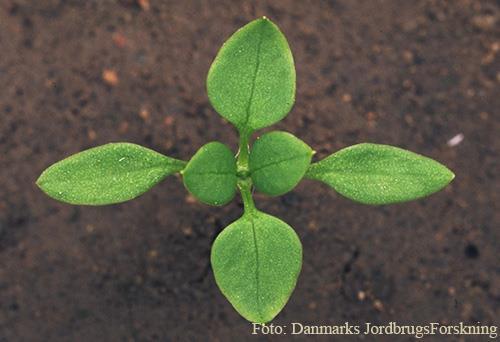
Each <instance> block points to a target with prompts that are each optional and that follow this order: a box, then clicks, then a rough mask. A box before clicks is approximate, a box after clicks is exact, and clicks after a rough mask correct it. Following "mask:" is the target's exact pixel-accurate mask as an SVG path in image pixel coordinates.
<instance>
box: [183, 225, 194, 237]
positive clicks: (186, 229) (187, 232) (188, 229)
mask: <svg viewBox="0 0 500 342" xmlns="http://www.w3.org/2000/svg"><path fill="white" fill-rule="evenodd" d="M182 233H183V234H184V235H186V236H191V235H193V228H191V227H184V228H182Z"/></svg>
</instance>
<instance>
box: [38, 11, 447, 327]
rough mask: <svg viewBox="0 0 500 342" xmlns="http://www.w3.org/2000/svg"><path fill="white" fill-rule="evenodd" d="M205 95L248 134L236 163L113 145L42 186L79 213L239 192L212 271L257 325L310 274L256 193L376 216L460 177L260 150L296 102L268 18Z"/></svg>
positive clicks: (419, 163)
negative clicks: (344, 202) (171, 184)
mask: <svg viewBox="0 0 500 342" xmlns="http://www.w3.org/2000/svg"><path fill="white" fill-rule="evenodd" d="M207 90H208V97H209V99H210V102H211V103H212V105H213V107H214V108H215V110H216V111H217V112H218V113H219V114H220V115H222V116H223V117H224V118H225V119H227V120H228V121H229V122H231V123H232V124H233V125H234V126H235V127H236V128H237V130H238V132H239V136H240V139H239V151H238V153H237V154H236V156H235V155H234V154H233V152H232V151H231V149H230V148H229V147H227V146H226V145H224V144H222V143H220V142H210V143H208V144H206V145H204V146H203V147H201V148H200V149H199V150H198V152H196V154H195V155H194V156H193V157H192V158H191V160H189V162H185V161H182V160H178V159H174V158H171V157H167V156H164V155H162V154H160V153H158V152H155V151H152V150H150V149H148V148H145V147H142V146H139V145H135V144H130V143H111V144H106V145H102V146H99V147H95V148H91V149H89V150H86V151H83V152H80V153H77V154H75V155H73V156H70V157H68V158H66V159H64V160H62V161H60V162H58V163H55V164H54V165H52V166H50V167H49V168H48V169H46V170H45V171H44V172H43V173H42V175H41V176H40V178H39V179H38V181H37V184H38V186H39V187H40V188H41V189H42V190H43V191H44V192H45V193H46V194H47V195H49V196H50V197H52V198H54V199H56V200H59V201H62V202H66V203H71V204H78V205H106V204H113V203H120V202H125V201H128V200H131V199H133V198H135V197H137V196H139V195H141V194H142V193H144V192H145V191H147V190H148V189H150V188H151V187H152V186H153V185H155V184H157V183H159V182H160V181H161V180H163V179H164V178H165V177H166V176H168V175H172V174H174V173H180V174H181V175H182V178H183V181H184V185H185V187H186V188H187V190H188V191H189V192H190V193H191V194H192V195H193V196H194V197H196V198H197V199H198V200H200V201H201V202H203V203H206V204H209V205H215V206H221V205H225V204H227V203H228V202H229V201H231V200H232V199H233V197H234V196H235V193H236V191H237V190H239V192H240V194H241V197H242V199H243V205H244V211H243V215H242V216H241V218H239V219H238V220H237V221H235V222H233V223H232V224H230V225H229V226H228V227H226V228H225V229H224V230H223V231H222V232H221V233H220V234H219V236H217V238H216V239H215V242H214V243H213V246H212V252H211V264H212V269H213V272H214V275H215V280H216V282H217V285H218V286H219V288H220V290H221V291H222V293H223V294H224V296H226V298H227V299H228V300H229V302H230V303H231V304H232V305H233V306H234V308H235V309H236V311H238V312H239V313H240V314H241V315H242V316H243V317H244V318H246V319H247V320H249V321H251V322H259V323H264V322H268V321H271V320H272V319H273V318H274V317H275V316H276V315H277V314H278V313H279V312H280V311H281V310H282V309H283V307H284V306H285V304H286V302H287V301H288V298H289V297H290V295H291V293H292V291H293V289H294V287H295V284H296V281H297V278H298V275H299V273H300V269H301V266H302V245H301V243H300V240H299V238H298V236H297V234H296V233H295V231H294V230H293V229H292V228H291V227H290V226H289V225H288V224H286V223H285V222H283V221H282V220H280V219H278V218H276V217H273V216H271V215H269V214H265V213H263V212H262V211H260V210H259V209H257V208H256V207H255V205H254V202H253V199H252V191H253V189H255V190H257V191H259V192H261V193H264V194H267V195H270V196H278V195H283V194H285V193H287V192H289V191H291V190H292V189H293V188H294V187H295V186H296V185H297V184H298V183H299V182H300V180H301V179H303V178H309V179H314V180H318V181H321V182H324V183H326V184H328V185H329V186H331V187H332V188H333V189H335V190H336V191H337V192H338V193H340V194H341V195H343V196H345V197H347V198H350V199H351V200H354V201H356V202H361V203H365V204H372V205H378V204H389V203H396V202H404V201H409V200H413V199H417V198H421V197H424V196H427V195H429V194H431V193H434V192H436V191H438V190H440V189H442V188H443V187H444V186H446V185H447V184H448V183H449V182H450V181H451V180H452V179H453V178H454V175H453V173H452V172H451V171H450V170H448V169H447V168H446V167H445V166H443V165H441V164H440V163H438V162H436V161H434V160H432V159H429V158H426V157H424V156H421V155H418V154H415V153H413V152H410V151H406V150H403V149H400V148H397V147H393V146H387V145H378V144H370V143H365V144H359V145H354V146H350V147H347V148H344V149H342V150H340V151H338V152H336V153H334V154H332V155H330V156H329V157H327V158H325V159H323V160H320V161H318V162H315V163H311V158H312V156H313V154H314V151H313V150H312V149H311V147H309V146H308V145H307V144H306V143H305V142H303V141H301V140H300V139H298V138H297V137H295V136H293V135H292V134H290V133H286V132H280V131H274V132H270V133H266V134H264V135H262V136H261V137H260V138H258V139H257V140H256V141H255V143H254V144H253V146H252V148H251V149H250V148H249V141H250V138H251V136H252V134H253V133H254V132H255V131H257V130H259V129H261V128H264V127H268V126H270V125H272V124H274V123H276V122H278V121H280V120H281V119H283V118H284V117H285V116H286V115H287V114H288V112H289V111H290V109H291V108H292V105H293V103H294V100H295V67H294V62H293V57H292V53H291V51H290V48H289V46H288V43H287V41H286V39H285V37H284V36H283V34H282V33H281V31H280V30H279V29H278V27H277V26H276V25H275V24H273V23H272V22H271V21H270V20H269V19H267V18H265V17H264V18H261V19H257V20H254V21H252V22H251V23H249V24H247V25H246V26H244V27H243V28H241V29H240V30H238V31H237V32H236V33H234V34H233V35H232V36H231V37H230V38H229V39H228V41H227V42H226V43H225V44H224V45H223V46H222V48H221V49H220V51H219V53H218V55H217V57H216V58H215V60H214V62H213V64H212V66H211V68H210V71H209V72H208V78H207Z"/></svg>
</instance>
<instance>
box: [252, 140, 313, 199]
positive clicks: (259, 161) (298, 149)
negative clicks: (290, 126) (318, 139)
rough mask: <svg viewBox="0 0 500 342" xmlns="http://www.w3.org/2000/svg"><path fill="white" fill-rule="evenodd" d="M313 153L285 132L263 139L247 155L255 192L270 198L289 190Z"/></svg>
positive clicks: (306, 166)
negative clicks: (248, 155)
mask: <svg viewBox="0 0 500 342" xmlns="http://www.w3.org/2000/svg"><path fill="white" fill-rule="evenodd" d="M312 155H313V151H312V149H311V148H310V147H309V146H308V145H307V144H306V143H304V142H303V141H302V140H300V139H298V138H297V137H295V136H294V135H292V134H290V133H287V132H279V131H275V132H270V133H266V134H264V135H262V136H261V137H260V138H259V139H257V141H256V142H255V143H254V145H253V147H252V150H251V151H250V158H249V166H250V174H251V176H252V180H253V183H254V185H255V188H256V189H257V190H259V191H261V192H263V193H265V194H268V195H271V196H278V195H282V194H284V193H286V192H288V191H290V190H292V189H293V188H294V187H295V186H296V185H297V184H298V183H299V182H300V180H301V179H302V177H304V174H305V173H306V171H307V168H308V167H309V165H310V163H311V157H312Z"/></svg>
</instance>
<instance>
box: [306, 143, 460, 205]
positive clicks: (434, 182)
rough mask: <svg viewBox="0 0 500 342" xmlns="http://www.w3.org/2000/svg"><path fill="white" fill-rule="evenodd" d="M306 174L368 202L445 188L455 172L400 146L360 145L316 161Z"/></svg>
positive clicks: (391, 200) (390, 200)
mask: <svg viewBox="0 0 500 342" xmlns="http://www.w3.org/2000/svg"><path fill="white" fill-rule="evenodd" d="M306 177H308V178H312V179H317V180H320V181H323V182H325V183H326V184H328V185H330V186H331V187H333V188H334V189H335V190H336V191H338V192H339V193H340V194H342V195H344V196H345V197H347V198H350V199H352V200H354V201H357V202H361V203H365V204H389V203H398V202H405V201H410V200H414V199H417V198H421V197H424V196H427V195H430V194H432V193H434V192H436V191H438V190H441V189H442V188H444V187H445V186H446V185H447V184H448V183H450V182H451V181H452V180H453V178H454V177H455V175H454V174H453V172H451V171H450V170H448V169H447V168H446V167H445V166H444V165H442V164H440V163H438V162H437V161H434V160H432V159H430V158H427V157H424V156H421V155H419V154H416V153H413V152H410V151H406V150H403V149H400V148H397V147H393V146H388V145H377V144H358V145H354V146H350V147H347V148H344V149H342V150H340V151H338V152H336V153H334V154H332V155H331V156H329V157H327V158H325V159H323V160H321V161H320V162H318V163H315V164H312V165H311V166H310V168H309V170H308V172H307V174H306Z"/></svg>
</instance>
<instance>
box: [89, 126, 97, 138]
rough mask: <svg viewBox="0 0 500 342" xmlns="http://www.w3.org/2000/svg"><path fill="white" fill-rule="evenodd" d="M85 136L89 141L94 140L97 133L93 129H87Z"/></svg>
mask: <svg viewBox="0 0 500 342" xmlns="http://www.w3.org/2000/svg"><path fill="white" fill-rule="evenodd" d="M87 137H88V138H89V140H90V141H94V140H95V139H96V138H97V133H96V131H94V130H93V129H89V130H88V131H87Z"/></svg>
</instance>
